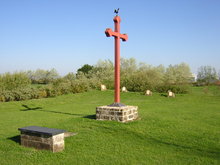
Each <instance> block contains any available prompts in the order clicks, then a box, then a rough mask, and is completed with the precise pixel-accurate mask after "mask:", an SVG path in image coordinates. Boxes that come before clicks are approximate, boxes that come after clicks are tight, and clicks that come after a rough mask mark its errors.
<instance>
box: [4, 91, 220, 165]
mask: <svg viewBox="0 0 220 165" xmlns="http://www.w3.org/2000/svg"><path fill="white" fill-rule="evenodd" d="M121 100H122V102H123V103H125V104H127V105H137V106H139V116H140V118H141V119H140V120H137V121H134V122H130V123H118V122H114V121H96V120H95V119H94V118H95V108H96V106H100V105H108V104H111V103H112V101H113V91H106V92H100V91H90V92H87V93H80V94H71V95H64V96H59V97H56V98H47V99H38V100H29V101H22V102H6V103H0V125H1V127H0V164H1V165H14V164H16V165H25V164H28V165H32V164H36V165H40V164H42V165H47V164H48V165H50V164H51V165H52V164H53V165H54V164H55V165H57V164H65V165H66V164H67V165H68V164H77V165H78V164H82V165H84V164H85V165H87V164H96V165H97V164H105V165H106V164H117V165H118V164H126V165H129V164H134V165H136V164H138V165H139V164H193V165H194V164H220V88H219V87H196V88H192V91H191V93H190V94H183V95H177V97H176V98H167V97H164V95H161V94H159V93H156V94H154V95H153V96H152V97H147V96H144V95H142V94H140V93H132V92H129V93H122V95H121ZM24 105H25V106H26V107H27V106H28V107H29V109H28V108H25V106H24ZM30 125H37V126H45V127H50V128H60V129H65V130H68V131H70V132H76V133H78V134H77V135H75V136H72V137H68V138H66V139H65V150H64V151H63V152H60V153H51V152H48V151H38V150H35V149H32V148H25V147H22V146H20V145H19V136H18V135H19V131H18V130H17V129H18V128H19V127H24V126H30Z"/></svg>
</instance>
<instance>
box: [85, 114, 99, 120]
mask: <svg viewBox="0 0 220 165" xmlns="http://www.w3.org/2000/svg"><path fill="white" fill-rule="evenodd" d="M83 118H87V119H93V120H95V119H96V115H87V116H83Z"/></svg>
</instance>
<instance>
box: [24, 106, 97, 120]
mask: <svg viewBox="0 0 220 165" xmlns="http://www.w3.org/2000/svg"><path fill="white" fill-rule="evenodd" d="M22 107H24V108H26V109H22V110H20V111H31V110H38V111H41V112H48V113H57V114H63V115H72V116H79V117H82V118H88V119H95V115H86V114H74V113H69V112H60V111H52V110H44V109H43V108H42V107H35V108H31V107H29V106H28V105H25V104H22Z"/></svg>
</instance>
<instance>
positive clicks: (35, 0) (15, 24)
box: [0, 0, 220, 75]
mask: <svg viewBox="0 0 220 165" xmlns="http://www.w3.org/2000/svg"><path fill="white" fill-rule="evenodd" d="M118 7H119V8H120V13H119V15H120V16H121V19H122V22H121V33H127V34H128V36H129V40H128V41H127V42H125V43H121V56H122V57H124V58H131V57H134V58H136V59H137V60H138V61H139V62H145V63H147V64H151V65H154V66H157V65H159V64H163V65H165V66H168V65H169V64H178V63H181V62H186V63H188V64H189V65H190V67H191V70H192V71H193V72H197V69H198V67H200V66H201V65H211V66H213V67H215V68H216V69H217V71H219V70H220V0H135V1H134V0H111V1H104V0H80V1H78V0H0V73H4V72H8V71H9V72H13V71H20V70H35V69H38V68H41V69H51V68H55V69H56V70H57V71H58V72H59V73H60V74H61V75H64V74H66V73H68V72H73V71H76V70H77V69H78V68H80V67H81V66H83V65H84V64H90V65H93V64H96V62H97V61H98V60H99V59H102V60H105V59H110V60H112V61H113V59H114V54H113V53H114V50H113V49H114V45H113V44H114V42H113V38H107V37H106V36H105V34H104V31H105V29H106V28H108V27H110V28H113V27H114V26H113V20H112V19H113V17H114V15H115V14H114V13H113V11H114V9H115V8H118Z"/></svg>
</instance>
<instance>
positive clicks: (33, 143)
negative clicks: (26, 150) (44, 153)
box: [18, 126, 67, 152]
mask: <svg viewBox="0 0 220 165" xmlns="http://www.w3.org/2000/svg"><path fill="white" fill-rule="evenodd" d="M18 130H19V131H21V145H22V146H25V147H33V148H36V149H39V150H50V151H52V152H60V151H63V149H64V146H65V145H64V133H65V132H67V131H65V130H61V129H54V128H46V127H38V126H28V127H23V128H18Z"/></svg>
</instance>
